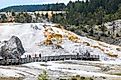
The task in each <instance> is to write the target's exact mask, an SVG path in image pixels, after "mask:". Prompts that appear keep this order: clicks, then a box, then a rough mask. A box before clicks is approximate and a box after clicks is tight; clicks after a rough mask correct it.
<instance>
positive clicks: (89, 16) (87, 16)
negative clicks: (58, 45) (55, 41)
mask: <svg viewBox="0 0 121 80" xmlns="http://www.w3.org/2000/svg"><path fill="white" fill-rule="evenodd" d="M65 10H66V11H67V13H66V14H64V15H62V14H61V15H55V16H54V19H56V20H53V21H54V22H60V23H62V24H70V25H80V24H84V25H85V24H86V25H87V24H89V25H95V24H96V25H100V24H102V23H104V22H109V21H112V20H116V19H120V18H121V0H86V1H85V2H84V1H79V0H78V1H75V2H72V1H70V2H69V3H68V4H67V6H66V8H65Z"/></svg>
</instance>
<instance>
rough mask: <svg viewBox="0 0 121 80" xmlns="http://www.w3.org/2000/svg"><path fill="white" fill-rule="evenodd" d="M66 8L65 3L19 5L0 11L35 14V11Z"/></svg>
mask: <svg viewBox="0 0 121 80" xmlns="http://www.w3.org/2000/svg"><path fill="white" fill-rule="evenodd" d="M64 8H65V4H64V3H59V4H58V3H57V4H43V5H19V6H9V7H6V8H3V9H1V10H0V12H7V11H15V12H34V11H58V10H59V11H61V10H63V9H64Z"/></svg>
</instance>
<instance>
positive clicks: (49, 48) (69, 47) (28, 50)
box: [0, 23, 121, 60]
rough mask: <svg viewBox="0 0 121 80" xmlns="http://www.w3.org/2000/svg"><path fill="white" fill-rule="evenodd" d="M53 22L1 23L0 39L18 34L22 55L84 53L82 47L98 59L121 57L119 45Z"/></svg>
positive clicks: (7, 38) (116, 58)
mask: <svg viewBox="0 0 121 80" xmlns="http://www.w3.org/2000/svg"><path fill="white" fill-rule="evenodd" d="M54 25H55V24H49V23H48V24H47V25H46V26H45V25H44V23H30V24H27V23H26V24H20V23H19V24H18V23H16V24H14V23H13V24H7V23H6V24H1V25H0V32H1V33H0V41H5V40H9V39H10V38H11V37H12V36H17V37H18V38H20V40H21V41H22V44H23V47H24V49H25V53H24V55H23V56H22V57H25V55H32V56H34V55H35V54H37V55H38V54H40V53H41V54H42V56H49V55H50V56H52V55H66V54H77V53H79V54H85V53H86V51H88V52H89V53H90V54H95V55H100V60H111V59H114V60H118V59H120V57H121V52H120V50H121V47H119V46H114V45H109V44H106V43H104V42H99V41H95V40H92V39H89V38H86V37H81V36H78V35H76V34H75V33H73V32H70V31H67V30H65V29H63V28H62V27H60V28H57V27H58V26H56V25H55V27H54ZM52 26H53V27H52ZM50 37H51V38H50Z"/></svg>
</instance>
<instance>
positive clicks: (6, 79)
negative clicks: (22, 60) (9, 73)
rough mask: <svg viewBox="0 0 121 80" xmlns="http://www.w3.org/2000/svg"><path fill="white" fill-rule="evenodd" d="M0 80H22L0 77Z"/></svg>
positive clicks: (19, 79)
mask: <svg viewBox="0 0 121 80" xmlns="http://www.w3.org/2000/svg"><path fill="white" fill-rule="evenodd" d="M0 80H23V78H21V77H18V78H17V77H0Z"/></svg>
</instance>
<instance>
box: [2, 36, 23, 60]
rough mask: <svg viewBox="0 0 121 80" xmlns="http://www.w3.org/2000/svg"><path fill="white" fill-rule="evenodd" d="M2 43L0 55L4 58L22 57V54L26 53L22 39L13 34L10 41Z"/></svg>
mask: <svg viewBox="0 0 121 80" xmlns="http://www.w3.org/2000/svg"><path fill="white" fill-rule="evenodd" d="M1 45H2V46H1ZM1 45H0V55H1V56H2V57H3V58H9V59H13V58H20V57H21V55H23V53H25V50H24V48H23V46H22V43H21V40H20V39H19V38H18V37H16V36H12V37H11V38H10V39H9V40H8V41H4V42H3V43H2V44H1Z"/></svg>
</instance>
